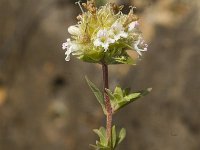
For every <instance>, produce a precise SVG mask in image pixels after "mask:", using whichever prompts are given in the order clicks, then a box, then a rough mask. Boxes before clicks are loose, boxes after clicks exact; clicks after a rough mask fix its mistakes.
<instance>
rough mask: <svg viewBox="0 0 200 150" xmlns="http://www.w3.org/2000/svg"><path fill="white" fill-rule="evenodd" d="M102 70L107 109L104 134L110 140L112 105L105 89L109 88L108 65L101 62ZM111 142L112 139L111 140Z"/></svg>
mask: <svg viewBox="0 0 200 150" xmlns="http://www.w3.org/2000/svg"><path fill="white" fill-rule="evenodd" d="M102 70H103V90H104V100H105V107H106V111H107V116H106V117H107V118H106V136H107V139H108V141H111V140H112V139H111V136H112V106H111V103H110V98H109V96H108V93H107V92H106V89H108V88H109V86H108V65H106V64H105V63H102ZM111 143H112V141H111Z"/></svg>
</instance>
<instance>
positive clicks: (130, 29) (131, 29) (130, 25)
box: [128, 21, 139, 32]
mask: <svg viewBox="0 0 200 150" xmlns="http://www.w3.org/2000/svg"><path fill="white" fill-rule="evenodd" d="M138 26H139V23H138V21H133V22H131V23H130V24H129V26H128V31H130V32H131V31H133V30H134V29H135V28H137V27H138Z"/></svg>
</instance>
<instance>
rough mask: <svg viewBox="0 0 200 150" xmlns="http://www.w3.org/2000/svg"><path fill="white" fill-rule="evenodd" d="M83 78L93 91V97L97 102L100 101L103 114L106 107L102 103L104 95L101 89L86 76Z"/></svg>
mask: <svg viewBox="0 0 200 150" xmlns="http://www.w3.org/2000/svg"><path fill="white" fill-rule="evenodd" d="M85 79H86V81H87V83H88V85H89V87H90V89H91V90H92V92H93V93H94V95H95V97H96V98H97V100H98V102H99V103H100V105H101V107H102V109H103V112H104V114H106V109H105V105H104V97H103V95H102V93H101V91H100V90H99V89H98V88H97V87H96V86H95V84H94V83H92V82H91V81H90V80H89V79H88V78H87V77H85Z"/></svg>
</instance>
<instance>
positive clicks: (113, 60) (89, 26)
mask: <svg viewBox="0 0 200 150" xmlns="http://www.w3.org/2000/svg"><path fill="white" fill-rule="evenodd" d="M77 4H79V7H80V9H81V11H82V13H81V14H80V15H79V16H78V17H77V19H78V23H77V24H76V25H73V26H70V27H69V28H68V32H69V33H70V34H71V38H68V39H67V41H66V42H65V43H63V44H62V48H63V49H64V50H66V52H65V54H66V59H65V60H66V61H69V60H70V55H74V56H76V57H77V58H78V59H80V60H82V61H84V62H89V63H98V64H100V65H101V66H102V72H103V90H102V91H101V90H100V89H98V88H97V87H96V86H95V84H94V83H92V82H91V81H90V80H89V79H88V78H87V77H86V81H87V83H88V85H89V87H90V88H91V90H92V92H93V93H94V95H95V97H96V98H97V100H98V102H99V103H100V105H101V107H102V110H103V112H104V114H105V115H106V127H105V128H104V127H100V128H99V129H95V130H94V132H95V133H96V134H97V135H98V136H99V141H96V145H91V146H92V147H93V148H94V149H96V150H114V149H116V147H117V145H118V144H119V143H121V142H122V140H123V139H124V138H125V135H126V130H125V129H124V128H122V129H121V130H120V131H119V132H117V131H116V127H115V125H112V117H113V114H114V113H116V112H118V110H119V109H121V108H123V107H124V106H126V105H128V104H130V103H131V102H133V101H135V100H137V99H138V98H140V97H142V96H145V95H146V94H148V93H149V92H150V90H151V88H148V89H146V90H141V91H137V92H130V89H129V88H126V89H122V88H121V87H116V88H115V90H114V91H111V90H110V89H109V83H108V65H111V64H129V65H135V63H136V60H137V59H138V58H140V57H141V56H142V53H143V52H145V51H147V47H148V45H147V44H146V43H145V41H144V39H143V37H142V33H141V31H140V30H139V23H138V17H137V16H136V15H135V14H134V11H133V9H134V7H130V12H129V13H128V14H123V13H122V9H123V6H118V5H116V4H114V3H109V4H106V5H104V6H101V7H99V8H97V6H96V4H95V1H94V0H88V1H87V2H86V3H80V2H77ZM128 50H129V51H130V50H132V51H136V52H137V53H138V58H131V56H130V55H129V53H128Z"/></svg>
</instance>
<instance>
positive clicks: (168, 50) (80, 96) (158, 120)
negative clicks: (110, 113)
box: [0, 0, 200, 150]
mask: <svg viewBox="0 0 200 150" xmlns="http://www.w3.org/2000/svg"><path fill="white" fill-rule="evenodd" d="M115 2H118V3H120V4H124V5H125V6H126V8H128V5H130V4H132V5H135V6H136V7H137V14H138V15H139V16H140V22H141V30H142V31H143V33H144V37H145V39H146V40H147V42H148V44H149V51H148V52H147V53H145V54H144V57H143V59H142V61H139V62H138V65H137V66H126V65H120V66H110V68H109V71H110V75H109V76H110V79H109V80H110V86H111V88H113V87H114V86H116V85H119V84H120V85H122V86H123V87H129V86H130V87H132V88H133V89H134V90H139V89H144V88H147V87H152V88H153V91H152V92H151V94H149V95H148V96H146V97H144V98H142V99H141V100H139V101H137V102H135V103H133V104H131V105H129V106H128V107H126V108H125V109H124V110H122V111H120V113H118V114H116V115H115V116H114V122H115V124H117V127H118V128H121V127H125V128H126V129H127V137H126V140H125V141H124V142H123V143H122V144H121V145H120V147H119V150H200V101H199V100H200V1H199V0H134V1H128V0H124V1H122V0H121V1H115ZM74 3H75V1H73V0H71V1H70V0H40V1H37V0H0V150H88V149H89V146H88V145H89V144H94V143H95V140H96V138H97V136H96V135H95V134H94V133H93V132H92V129H94V128H99V127H100V126H103V125H104V124H105V118H104V116H103V114H102V111H101V108H100V106H99V104H98V102H97V101H96V99H95V97H94V96H93V94H92V92H91V91H90V89H89V88H88V86H87V84H86V81H85V79H84V76H85V75H87V76H88V77H89V78H90V79H91V80H92V81H93V82H95V83H96V84H97V85H98V86H99V87H101V86H102V84H101V81H102V75H101V68H100V66H98V65H94V64H87V63H83V62H81V61H79V60H77V59H75V58H72V59H71V61H70V62H65V60H64V58H65V56H64V51H63V50H62V49H61V44H62V42H64V41H65V39H66V38H68V37H69V34H68V33H67V28H68V26H69V25H73V24H75V23H76V19H75V18H76V16H77V15H78V14H79V13H80V10H79V8H78V6H77V5H75V4H74Z"/></svg>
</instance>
